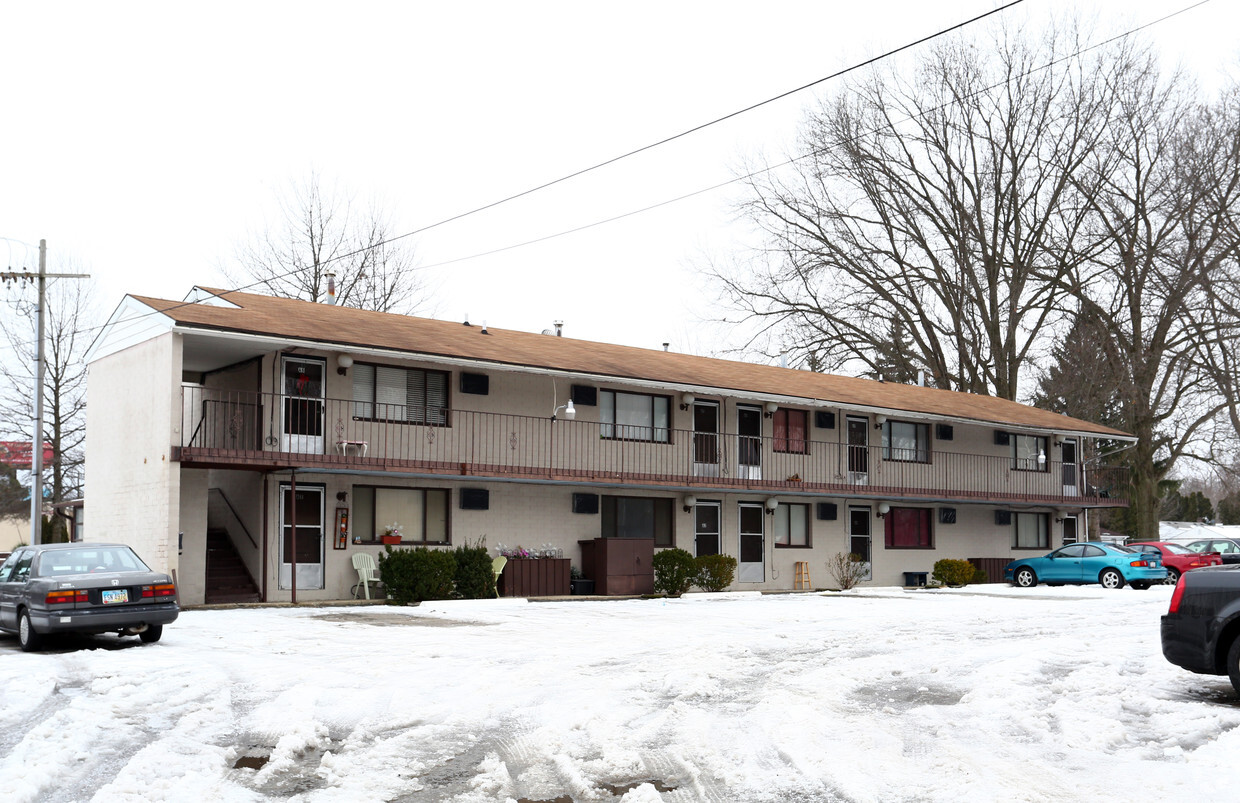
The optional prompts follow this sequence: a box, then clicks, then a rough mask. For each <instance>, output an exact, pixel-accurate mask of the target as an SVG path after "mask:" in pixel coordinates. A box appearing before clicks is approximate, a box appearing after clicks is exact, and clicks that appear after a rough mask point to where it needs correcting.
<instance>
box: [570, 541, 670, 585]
mask: <svg viewBox="0 0 1240 803" xmlns="http://www.w3.org/2000/svg"><path fill="white" fill-rule="evenodd" d="M577 543H578V544H580V545H581V573H582V574H584V575H585V576H586V577H588V578H589V579H591V580H593V581H594V593H595V594H600V595H603V596H610V597H617V596H631V595H636V594H653V593H654V560H653V559H654V539H653V538H595V539H593V540H591V541H578V542H577Z"/></svg>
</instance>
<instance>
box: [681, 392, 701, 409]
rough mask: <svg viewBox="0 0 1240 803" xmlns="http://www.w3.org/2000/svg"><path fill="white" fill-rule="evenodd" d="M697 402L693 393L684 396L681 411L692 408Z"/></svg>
mask: <svg viewBox="0 0 1240 803" xmlns="http://www.w3.org/2000/svg"><path fill="white" fill-rule="evenodd" d="M695 401H697V397H696V396H694V395H693V394H692V393H686V394H684V395H683V396H681V397H680V409H682V410H688V409H689V408H690V407H692V406H693V403H694V402H695Z"/></svg>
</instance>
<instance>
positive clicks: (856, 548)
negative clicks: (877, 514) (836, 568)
mask: <svg viewBox="0 0 1240 803" xmlns="http://www.w3.org/2000/svg"><path fill="white" fill-rule="evenodd" d="M871 519H872V515H871V513H870V509H869V508H868V507H850V508H848V551H849V552H850V553H852V554H854V555H856V556H857V557H859V558H861V562H862V563H864V564H865V576H863V577H862V578H861V579H862V580H873V579H874V563H873V556H872V554H871V545H872V540H871V535H870V521H871Z"/></svg>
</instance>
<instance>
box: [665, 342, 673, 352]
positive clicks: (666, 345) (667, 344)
mask: <svg viewBox="0 0 1240 803" xmlns="http://www.w3.org/2000/svg"><path fill="white" fill-rule="evenodd" d="M670 345H672V344H671V343H664V344H663V350H664V351H667V347H668V346H670Z"/></svg>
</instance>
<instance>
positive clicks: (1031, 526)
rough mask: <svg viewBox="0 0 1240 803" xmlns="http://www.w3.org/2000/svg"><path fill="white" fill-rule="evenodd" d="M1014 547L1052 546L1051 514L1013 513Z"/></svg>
mask: <svg viewBox="0 0 1240 803" xmlns="http://www.w3.org/2000/svg"><path fill="white" fill-rule="evenodd" d="M1012 525H1013V529H1012V547H1013V548H1014V549H1047V548H1048V547H1049V546H1050V541H1051V538H1050V532H1051V526H1050V514H1048V513H1014V514H1012Z"/></svg>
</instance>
